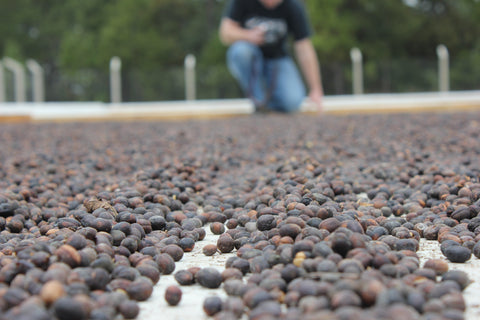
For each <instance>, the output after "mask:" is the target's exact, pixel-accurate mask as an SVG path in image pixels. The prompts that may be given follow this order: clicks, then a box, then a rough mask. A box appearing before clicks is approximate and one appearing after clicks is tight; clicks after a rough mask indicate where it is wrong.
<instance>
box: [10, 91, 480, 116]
mask: <svg viewBox="0 0 480 320" xmlns="http://www.w3.org/2000/svg"><path fill="white" fill-rule="evenodd" d="M461 109H477V110H478V109H480V90H477V91H456V92H454V91H450V92H424V93H402V94H362V95H338V96H326V97H325V100H324V106H323V111H324V112H325V113H352V112H392V111H396V112H403V111H405V112H412V111H418V110H421V111H424V110H432V111H437V110H440V111H443V110H448V111H455V110H461ZM253 111H254V108H253V105H252V104H251V102H250V101H249V100H247V99H226V100H194V101H152V102H126V103H116V104H113V103H102V102H45V103H35V102H24V103H13V102H5V103H0V120H2V119H3V120H6V121H8V117H25V118H27V119H29V120H31V121H64V120H74V121H81V120H122V119H123V120H129V119H135V118H142V119H156V118H175V117H191V118H192V117H212V116H225V115H246V114H251V113H252V112H253ZM302 111H306V112H311V111H315V107H314V106H313V105H312V104H311V103H310V102H309V101H308V100H306V101H305V103H304V104H303V105H302Z"/></svg>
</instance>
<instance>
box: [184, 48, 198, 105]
mask: <svg viewBox="0 0 480 320" xmlns="http://www.w3.org/2000/svg"><path fill="white" fill-rule="evenodd" d="M184 64H185V99H186V100H195V98H196V90H195V81H196V80H195V64H196V59H195V56H194V55H193V54H188V55H187V56H186V57H185V62H184Z"/></svg>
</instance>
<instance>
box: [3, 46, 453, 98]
mask: <svg viewBox="0 0 480 320" xmlns="http://www.w3.org/2000/svg"><path fill="white" fill-rule="evenodd" d="M436 52H437V59H438V90H439V91H442V92H443V91H449V90H450V73H449V53H448V49H447V47H445V46H444V45H439V46H438V47H437V50H436ZM350 58H351V63H352V92H353V94H354V95H361V94H363V93H364V75H363V57H362V52H361V51H360V50H359V49H358V48H352V50H351V51H350ZM195 67H196V59H195V56H194V55H192V54H189V55H187V56H186V57H185V61H184V69H185V73H184V77H185V80H184V81H185V100H187V101H192V100H196V74H195ZM26 68H27V71H28V72H29V74H30V75H31V77H28V79H31V84H30V86H27V83H26V82H27V71H26V70H25V67H24V65H23V64H22V63H20V62H18V61H16V60H14V59H12V58H10V57H4V58H3V59H2V60H0V102H6V101H7V90H6V87H7V82H8V81H6V80H7V77H6V74H7V72H10V73H11V74H12V77H10V79H12V83H11V85H12V88H13V92H14V97H13V99H14V101H15V102H19V103H21V102H26V101H27V90H28V89H27V88H30V90H31V97H32V98H31V100H32V101H33V102H44V101H45V83H44V81H45V79H44V78H45V77H44V72H43V68H42V67H41V66H40V64H38V63H37V62H36V61H35V60H31V59H30V60H27V61H26ZM110 102H112V103H121V102H122V62H121V60H120V58H118V57H112V59H111V60H110Z"/></svg>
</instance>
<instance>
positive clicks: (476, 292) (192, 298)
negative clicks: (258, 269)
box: [137, 226, 480, 320]
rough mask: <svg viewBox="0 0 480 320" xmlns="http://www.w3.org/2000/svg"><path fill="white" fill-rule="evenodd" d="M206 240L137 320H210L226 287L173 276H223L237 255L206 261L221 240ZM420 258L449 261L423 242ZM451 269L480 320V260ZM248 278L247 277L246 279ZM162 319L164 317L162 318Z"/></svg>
mask: <svg viewBox="0 0 480 320" xmlns="http://www.w3.org/2000/svg"><path fill="white" fill-rule="evenodd" d="M205 230H206V231H207V236H206V237H205V239H204V240H203V241H199V242H197V243H196V245H195V248H194V250H193V251H192V252H190V253H185V254H184V256H183V258H182V260H180V261H179V262H177V263H176V268H175V271H174V272H173V273H172V274H171V275H162V276H161V278H160V281H159V282H158V283H157V285H156V286H155V288H154V291H153V294H152V296H151V297H150V298H149V299H148V300H147V301H145V302H142V303H140V314H139V316H138V317H137V319H141V320H157V319H160V318H161V319H168V320H183V319H191V320H205V319H209V317H207V316H206V314H205V312H204V311H203V301H204V299H205V298H206V297H208V296H211V295H218V296H220V297H222V298H225V297H226V296H227V295H226V293H225V291H224V290H223V285H222V286H221V287H220V288H219V289H206V288H203V287H201V286H200V285H199V284H194V285H192V286H180V285H178V283H177V282H176V281H175V278H174V277H173V275H174V274H175V272H177V271H179V270H183V269H188V268H190V267H194V266H197V267H202V268H205V267H213V268H216V269H218V270H219V271H220V272H221V271H223V270H225V261H226V260H227V259H228V258H229V257H231V256H234V255H235V252H232V253H228V254H220V253H216V254H215V255H214V256H211V257H207V256H205V255H204V254H203V253H202V248H203V246H205V245H206V244H209V243H214V244H216V241H217V239H218V236H216V235H213V234H212V233H211V232H210V229H209V228H208V226H207V227H206V228H205ZM417 254H418V255H419V257H420V263H421V266H423V264H424V263H425V261H427V260H428V259H431V258H435V259H443V260H446V258H445V257H444V256H443V255H442V253H441V252H440V246H439V243H438V242H437V241H427V240H425V239H422V240H421V241H420V250H419V251H418V252H417ZM449 266H450V269H459V270H463V271H465V272H467V273H468V275H469V276H470V279H471V280H472V281H473V282H472V283H471V284H470V285H469V286H468V287H467V288H466V289H465V291H464V297H465V300H466V304H467V310H466V312H465V320H477V319H480V279H479V277H478V274H479V272H480V260H479V259H478V258H476V257H474V256H473V255H472V258H471V259H470V260H469V261H467V262H466V263H449ZM247 276H248V275H247ZM172 284H175V285H178V286H179V287H180V288H181V289H182V292H183V295H182V300H181V301H180V303H179V304H178V305H177V306H174V307H172V306H169V305H168V304H167V303H166V301H165V298H164V295H165V289H166V288H167V287H168V286H169V285H172ZM160 315H161V316H160Z"/></svg>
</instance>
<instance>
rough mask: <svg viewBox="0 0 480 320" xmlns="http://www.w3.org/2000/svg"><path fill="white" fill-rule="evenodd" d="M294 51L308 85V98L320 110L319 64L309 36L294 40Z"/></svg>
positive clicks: (321, 88)
mask: <svg viewBox="0 0 480 320" xmlns="http://www.w3.org/2000/svg"><path fill="white" fill-rule="evenodd" d="M294 51H295V56H296V58H297V61H298V63H299V65H300V69H301V70H302V73H303V76H304V77H305V81H306V82H307V85H308V87H309V95H308V96H309V98H310V99H311V100H312V102H314V103H315V104H316V105H317V108H318V111H322V104H323V87H322V79H321V76H320V65H319V63H318V58H317V54H316V52H315V49H314V47H313V44H312V41H311V40H310V39H309V38H305V39H301V40H298V41H296V42H295V44H294Z"/></svg>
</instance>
